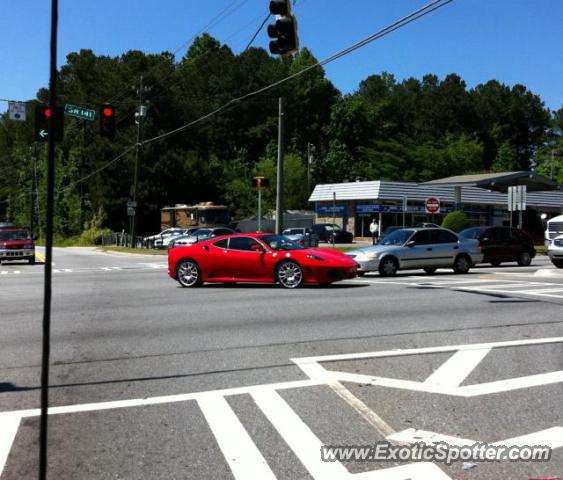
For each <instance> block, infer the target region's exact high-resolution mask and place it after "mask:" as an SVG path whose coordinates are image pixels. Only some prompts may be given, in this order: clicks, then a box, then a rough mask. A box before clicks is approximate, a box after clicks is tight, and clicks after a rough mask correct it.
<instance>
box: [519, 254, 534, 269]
mask: <svg viewBox="0 0 563 480" xmlns="http://www.w3.org/2000/svg"><path fill="white" fill-rule="evenodd" d="M531 264H532V256H531V255H530V254H529V253H528V252H522V253H521V254H520V258H519V259H518V265H520V266H521V267H529V266H530V265H531Z"/></svg>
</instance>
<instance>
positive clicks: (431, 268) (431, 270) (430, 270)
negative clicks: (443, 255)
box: [423, 267, 437, 275]
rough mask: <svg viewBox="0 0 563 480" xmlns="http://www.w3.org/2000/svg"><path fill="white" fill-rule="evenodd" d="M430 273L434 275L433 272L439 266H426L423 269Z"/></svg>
mask: <svg viewBox="0 0 563 480" xmlns="http://www.w3.org/2000/svg"><path fill="white" fill-rule="evenodd" d="M423 270H424V271H425V272H426V273H427V274H428V275H432V274H433V273H436V270H437V268H436V267H426V268H424V269H423Z"/></svg>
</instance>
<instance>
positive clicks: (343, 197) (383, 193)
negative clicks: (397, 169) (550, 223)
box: [309, 172, 563, 237]
mask: <svg viewBox="0 0 563 480" xmlns="http://www.w3.org/2000/svg"><path fill="white" fill-rule="evenodd" d="M511 186H525V188H526V190H527V198H526V210H525V212H524V214H523V221H524V228H525V229H526V230H528V231H529V232H530V233H533V234H537V235H541V232H542V230H543V227H542V223H541V220H540V218H541V215H542V214H546V215H547V217H548V218H549V217H553V216H556V215H560V214H561V213H563V190H561V188H560V187H559V185H557V183H555V182H553V181H551V180H549V179H547V178H545V177H542V176H541V175H537V174H536V173H534V172H507V173H499V174H484V175H466V176H459V177H451V178H445V179H441V180H435V181H432V182H426V183H409V182H392V181H385V180H378V181H369V182H365V181H358V182H349V183H337V184H325V185H317V186H316V187H315V189H314V191H313V193H312V194H311V197H310V198H309V201H310V202H312V203H314V205H315V214H316V222H317V223H333V222H334V223H336V224H338V225H340V226H342V227H343V228H345V229H346V230H347V231H349V232H352V233H353V234H354V235H355V236H360V237H367V236H369V224H370V222H371V220H372V219H373V218H376V220H378V222H379V224H380V226H381V228H382V230H383V229H385V228H387V227H388V226H395V225H405V226H413V225H416V224H417V223H421V222H432V223H437V224H440V223H441V222H442V220H443V217H444V216H445V215H446V214H448V213H450V212H452V211H454V210H463V211H464V212H465V213H466V214H467V216H468V217H469V219H470V221H471V224H472V225H510V223H511V213H510V212H509V211H508V201H509V198H508V197H509V195H508V193H507V191H508V188H509V187H511ZM432 199H437V200H439V206H440V209H439V212H437V213H429V212H428V211H427V204H431V203H433V201H432ZM515 218H516V216H515V217H513V222H515V223H514V224H516V223H517V220H515Z"/></svg>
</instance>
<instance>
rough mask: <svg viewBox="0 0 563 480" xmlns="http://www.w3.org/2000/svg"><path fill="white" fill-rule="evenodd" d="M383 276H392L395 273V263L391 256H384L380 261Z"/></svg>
mask: <svg viewBox="0 0 563 480" xmlns="http://www.w3.org/2000/svg"><path fill="white" fill-rule="evenodd" d="M380 273H382V274H383V275H384V276H385V277H392V276H393V275H395V274H396V273H397V265H396V264H395V261H394V260H393V259H392V258H385V259H384V260H383V262H382V263H381V271H380Z"/></svg>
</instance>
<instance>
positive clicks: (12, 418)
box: [0, 413, 21, 475]
mask: <svg viewBox="0 0 563 480" xmlns="http://www.w3.org/2000/svg"><path fill="white" fill-rule="evenodd" d="M20 422H21V417H20V416H19V415H12V414H9V413H7V414H6V413H0V475H2V471H3V470H4V466H5V465H6V461H7V460H8V455H9V454H10V450H11V448H12V444H13V443H14V440H15V438H16V434H17V433H18V428H19V426H20Z"/></svg>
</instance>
